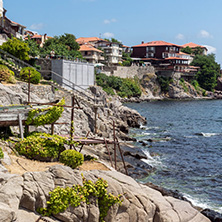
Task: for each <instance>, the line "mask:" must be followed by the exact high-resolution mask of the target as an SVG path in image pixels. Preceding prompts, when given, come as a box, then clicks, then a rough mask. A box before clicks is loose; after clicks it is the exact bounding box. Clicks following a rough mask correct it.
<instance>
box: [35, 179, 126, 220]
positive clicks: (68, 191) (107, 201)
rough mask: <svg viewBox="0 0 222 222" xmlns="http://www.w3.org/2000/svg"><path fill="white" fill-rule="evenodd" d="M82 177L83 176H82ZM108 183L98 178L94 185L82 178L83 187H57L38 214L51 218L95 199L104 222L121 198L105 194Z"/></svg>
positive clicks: (100, 217)
mask: <svg viewBox="0 0 222 222" xmlns="http://www.w3.org/2000/svg"><path fill="white" fill-rule="evenodd" d="M82 177H83V176H82ZM107 187H108V183H107V181H105V180H104V179H102V178H99V179H98V180H97V181H96V182H95V183H93V182H92V181H91V180H86V178H84V177H83V185H82V186H81V185H73V186H72V187H66V188H61V187H57V188H55V189H54V190H53V191H52V192H50V193H49V194H50V199H49V201H47V207H46V208H40V209H39V210H38V211H39V213H40V214H43V215H46V216H51V215H53V214H54V215H56V214H58V213H61V212H64V211H65V210H66V209H67V208H68V207H69V206H72V207H78V206H79V205H80V204H81V202H86V204H90V199H92V198H96V202H97V204H98V206H99V211H100V216H99V219H100V222H104V218H105V217H106V215H107V213H108V210H109V208H110V207H111V206H113V205H114V204H121V203H122V201H121V196H122V195H118V196H114V195H113V194H111V193H107Z"/></svg>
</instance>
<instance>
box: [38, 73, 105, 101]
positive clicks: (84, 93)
mask: <svg viewBox="0 0 222 222" xmlns="http://www.w3.org/2000/svg"><path fill="white" fill-rule="evenodd" d="M39 72H40V73H41V74H42V76H43V77H45V78H48V77H49V76H50V79H51V80H52V81H55V82H56V83H57V84H59V85H60V86H61V87H63V88H66V89H67V88H68V89H69V90H72V91H73V92H76V93H78V94H79V95H80V96H82V97H85V98H86V99H88V100H89V101H92V102H93V103H95V104H97V103H98V102H100V101H103V100H97V99H96V97H95V95H94V94H92V93H89V92H88V91H86V89H84V88H83V87H81V86H79V85H77V84H75V83H73V82H72V81H70V80H69V79H66V78H64V77H63V76H61V75H59V74H58V73H56V72H54V71H50V70H40V71H39ZM44 73H47V74H46V75H45V74H44Z"/></svg>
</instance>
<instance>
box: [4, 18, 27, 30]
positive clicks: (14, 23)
mask: <svg viewBox="0 0 222 222" xmlns="http://www.w3.org/2000/svg"><path fill="white" fill-rule="evenodd" d="M6 18H7V17H6ZM7 19H8V20H9V21H10V22H11V23H12V24H13V25H16V26H21V27H24V28H26V26H24V25H21V24H19V23H17V22H13V21H12V20H11V19H9V18H7Z"/></svg>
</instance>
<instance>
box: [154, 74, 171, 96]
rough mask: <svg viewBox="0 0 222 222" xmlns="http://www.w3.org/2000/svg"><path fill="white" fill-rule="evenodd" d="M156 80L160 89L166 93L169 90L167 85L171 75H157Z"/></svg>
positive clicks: (169, 82)
mask: <svg viewBox="0 0 222 222" xmlns="http://www.w3.org/2000/svg"><path fill="white" fill-rule="evenodd" d="M157 81H158V83H159V84H160V87H161V91H162V92H164V93H166V92H168V91H169V85H170V84H171V83H172V82H173V79H172V78H171V77H165V76H157Z"/></svg>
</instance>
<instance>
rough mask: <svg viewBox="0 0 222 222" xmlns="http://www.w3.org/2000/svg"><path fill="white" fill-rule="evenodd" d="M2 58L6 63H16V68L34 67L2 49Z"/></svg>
mask: <svg viewBox="0 0 222 222" xmlns="http://www.w3.org/2000/svg"><path fill="white" fill-rule="evenodd" d="M0 57H1V58H2V59H3V60H5V61H6V62H9V63H10V62H12V63H14V65H13V66H14V67H16V68H19V69H21V68H24V67H32V66H31V65H30V64H28V63H26V62H24V61H22V60H20V59H18V58H16V57H15V56H13V55H11V54H9V53H8V52H5V51H4V50H2V49H0Z"/></svg>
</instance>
